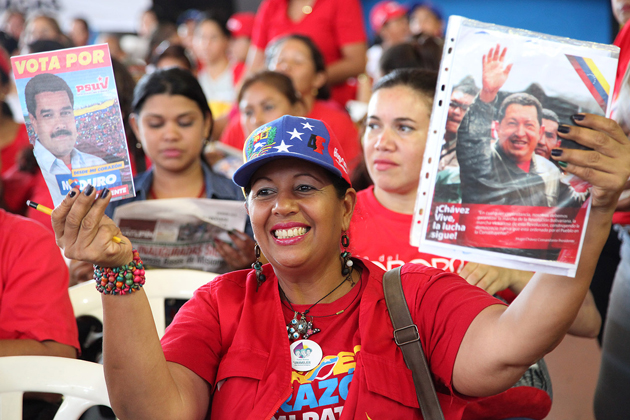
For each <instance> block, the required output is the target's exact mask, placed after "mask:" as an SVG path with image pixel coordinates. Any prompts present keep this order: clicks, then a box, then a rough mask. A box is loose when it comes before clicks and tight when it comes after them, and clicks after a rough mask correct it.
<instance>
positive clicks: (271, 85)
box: [204, 70, 304, 178]
mask: <svg viewBox="0 0 630 420" xmlns="http://www.w3.org/2000/svg"><path fill="white" fill-rule="evenodd" d="M238 105H239V112H237V113H236V115H237V117H236V119H235V121H234V124H233V125H232V126H231V130H230V132H232V133H236V134H238V137H236V136H234V137H227V136H226V143H222V142H219V143H216V142H212V143H210V144H209V146H208V147H206V148H205V150H204V155H205V158H206V160H207V161H208V163H209V164H210V166H211V167H212V170H213V171H214V172H217V173H220V174H221V175H224V176H226V177H229V178H231V177H232V175H233V174H234V172H235V171H236V170H237V169H238V168H239V167H240V166H241V165H242V163H243V158H242V155H243V154H242V153H239V152H238V151H240V150H241V149H242V148H243V142H244V135H243V132H245V133H251V132H253V131H254V130H255V129H256V128H258V127H260V126H261V125H263V124H266V123H268V122H271V121H273V120H275V119H277V118H280V117H281V116H283V115H293V116H303V115H304V104H303V103H302V99H301V98H300V94H299V93H298V92H297V91H296V90H295V87H294V86H293V82H292V81H291V79H290V78H289V77H288V76H286V75H284V74H282V73H278V72H275V71H269V70H265V71H261V72H258V73H255V74H253V75H251V76H249V77H248V78H247V79H245V81H244V82H243V85H242V86H241V91H240V92H239V94H238ZM241 127H242V128H241ZM226 133H227V131H226ZM230 141H236V143H234V145H235V147H234V150H231V149H227V150H226V149H225V145H226V144H228V142H230ZM221 145H223V147H220V146H221ZM230 152H234V153H230Z"/></svg>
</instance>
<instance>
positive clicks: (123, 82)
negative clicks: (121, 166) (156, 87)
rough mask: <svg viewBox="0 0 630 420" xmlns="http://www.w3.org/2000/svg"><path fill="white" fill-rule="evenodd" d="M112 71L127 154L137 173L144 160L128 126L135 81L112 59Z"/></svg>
mask: <svg viewBox="0 0 630 420" xmlns="http://www.w3.org/2000/svg"><path fill="white" fill-rule="evenodd" d="M112 69H113V70H114V79H115V80H116V92H118V103H119V105H120V112H121V114H122V120H123V129H124V130H125V136H126V137H127V146H128V148H129V154H130V155H131V156H132V157H133V159H134V161H135V163H136V171H137V172H138V173H140V172H144V171H145V170H146V159H145V155H144V149H143V148H142V145H141V144H140V142H138V139H137V138H136V135H135V133H134V132H133V130H132V129H131V125H130V124H129V115H130V114H131V103H132V101H133V90H134V88H135V87H136V81H135V80H134V78H133V76H132V75H131V73H130V72H129V70H128V69H127V67H126V66H125V65H124V64H122V63H121V62H120V61H118V60H117V59H115V58H114V57H112Z"/></svg>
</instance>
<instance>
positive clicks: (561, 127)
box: [558, 124, 571, 134]
mask: <svg viewBox="0 0 630 420" xmlns="http://www.w3.org/2000/svg"><path fill="white" fill-rule="evenodd" d="M569 131H571V127H569V126H568V125H565V124H560V125H559V126H558V133H562V134H567V133H568V132H569Z"/></svg>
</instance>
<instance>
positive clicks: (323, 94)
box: [265, 34, 330, 100]
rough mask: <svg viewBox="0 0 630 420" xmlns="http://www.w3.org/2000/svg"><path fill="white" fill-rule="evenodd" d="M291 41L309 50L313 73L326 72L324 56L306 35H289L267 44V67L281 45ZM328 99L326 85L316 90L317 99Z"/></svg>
mask: <svg viewBox="0 0 630 420" xmlns="http://www.w3.org/2000/svg"><path fill="white" fill-rule="evenodd" d="M291 39H294V40H297V41H300V42H302V43H303V44H304V45H306V47H307V48H308V49H309V51H310V52H311V58H312V59H313V64H314V66H315V73H325V72H326V62H325V61H324V56H323V54H322V52H321V51H320V50H319V48H317V45H315V43H314V42H313V40H312V39H311V38H309V37H307V36H306V35H300V34H291V35H287V36H283V37H282V38H279V39H277V40H276V41H275V42H273V43H272V44H269V46H267V48H266V49H265V60H266V62H267V63H266V64H267V67H269V64H270V63H271V58H272V57H274V56H275V55H276V54H277V53H278V50H279V49H280V47H282V45H283V44H284V43H285V42H286V41H288V40H291ZM329 98H330V88H329V87H328V84H325V85H324V86H322V87H321V88H319V89H318V91H317V99H322V100H326V99H329Z"/></svg>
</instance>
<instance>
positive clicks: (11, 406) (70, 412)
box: [0, 356, 110, 420]
mask: <svg viewBox="0 0 630 420" xmlns="http://www.w3.org/2000/svg"><path fill="white" fill-rule="evenodd" d="M24 392H50V393H56V394H63V396H64V399H63V403H62V404H61V407H60V408H59V410H58V411H57V414H56V415H55V417H54V420H76V419H78V418H79V417H81V414H83V413H84V412H85V410H87V409H88V408H90V407H92V406H95V405H105V406H108V407H109V406H110V403H109V397H108V394H107V387H106V386H105V376H104V374H103V366H101V365H99V364H98V363H92V362H86V361H84V360H77V359H67V358H65V357H53V356H6V357H0V419H2V420H22V395H23V394H24Z"/></svg>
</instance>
